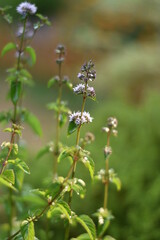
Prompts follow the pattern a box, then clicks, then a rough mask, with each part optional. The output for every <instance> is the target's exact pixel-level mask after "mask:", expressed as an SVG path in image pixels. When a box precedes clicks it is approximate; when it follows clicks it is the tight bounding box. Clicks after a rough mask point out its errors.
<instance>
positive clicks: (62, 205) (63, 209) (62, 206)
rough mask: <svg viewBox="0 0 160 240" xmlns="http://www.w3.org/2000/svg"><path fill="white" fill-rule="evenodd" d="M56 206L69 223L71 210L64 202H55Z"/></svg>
mask: <svg viewBox="0 0 160 240" xmlns="http://www.w3.org/2000/svg"><path fill="white" fill-rule="evenodd" d="M56 206H58V207H59V209H60V211H61V212H62V213H63V214H64V215H65V216H66V217H67V218H68V220H69V222H70V221H71V209H70V207H69V205H68V204H67V203H66V202H65V201H62V200H61V201H58V202H56Z"/></svg>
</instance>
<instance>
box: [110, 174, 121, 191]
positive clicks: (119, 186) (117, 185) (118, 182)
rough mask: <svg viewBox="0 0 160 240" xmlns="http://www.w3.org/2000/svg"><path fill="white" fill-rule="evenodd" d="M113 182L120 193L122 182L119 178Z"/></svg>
mask: <svg viewBox="0 0 160 240" xmlns="http://www.w3.org/2000/svg"><path fill="white" fill-rule="evenodd" d="M111 182H112V183H114V184H115V185H116V187H117V190H118V191H120V190H121V180H120V179H119V178H118V177H113V178H112V180H111Z"/></svg>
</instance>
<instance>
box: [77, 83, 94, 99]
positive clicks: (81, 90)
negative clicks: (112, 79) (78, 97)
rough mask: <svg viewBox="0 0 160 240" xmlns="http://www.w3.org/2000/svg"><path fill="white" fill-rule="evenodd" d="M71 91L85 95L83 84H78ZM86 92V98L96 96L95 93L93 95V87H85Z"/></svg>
mask: <svg viewBox="0 0 160 240" xmlns="http://www.w3.org/2000/svg"><path fill="white" fill-rule="evenodd" d="M73 91H74V93H76V94H84V93H85V84H82V83H80V84H78V85H77V86H75V87H74V88H73ZM86 92H87V96H88V97H92V98H93V97H95V96H96V93H95V90H94V88H93V87H89V86H87V89H86Z"/></svg>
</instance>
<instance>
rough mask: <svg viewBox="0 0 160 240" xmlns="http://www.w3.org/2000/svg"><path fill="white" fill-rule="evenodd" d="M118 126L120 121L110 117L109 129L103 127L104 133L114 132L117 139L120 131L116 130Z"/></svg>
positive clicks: (108, 121) (108, 120)
mask: <svg viewBox="0 0 160 240" xmlns="http://www.w3.org/2000/svg"><path fill="white" fill-rule="evenodd" d="M117 126H118V120H117V119H116V118H115V117H109V118H108V119H107V127H103V128H102V131H103V132H106V133H109V132H112V133H113V135H114V136H115V137H116V136H117V134H118V131H117V130H116V128H117Z"/></svg>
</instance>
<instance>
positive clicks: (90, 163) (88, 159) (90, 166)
mask: <svg viewBox="0 0 160 240" xmlns="http://www.w3.org/2000/svg"><path fill="white" fill-rule="evenodd" d="M82 162H83V164H84V165H85V167H86V168H88V170H89V173H90V176H91V178H92V179H93V176H94V169H95V164H94V161H93V159H92V158H91V157H90V156H86V157H85V159H83V160H82Z"/></svg>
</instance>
